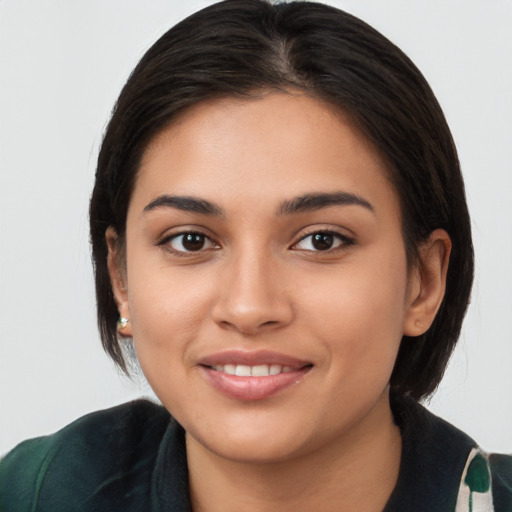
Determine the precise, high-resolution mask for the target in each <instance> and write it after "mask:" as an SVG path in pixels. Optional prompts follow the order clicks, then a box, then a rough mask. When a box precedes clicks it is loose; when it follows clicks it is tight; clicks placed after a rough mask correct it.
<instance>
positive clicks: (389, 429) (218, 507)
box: [187, 392, 401, 512]
mask: <svg viewBox="0 0 512 512" xmlns="http://www.w3.org/2000/svg"><path fill="white" fill-rule="evenodd" d="M369 415H371V416H372V417H371V418H370V417H365V419H364V420H362V422H361V423H362V424H360V425H358V426H357V427H354V428H353V429H352V430H351V432H349V433H347V434H346V435H343V436H342V437H340V438H338V439H336V440H335V441H334V442H330V443H328V444H326V445H324V446H322V447H321V448H319V449H317V450H315V451H312V452H308V453H305V454H301V455H300V456H297V457H290V458H289V459H287V460H285V461H279V462H269V463H261V462H259V463H256V464H255V463H253V462H245V461H244V462H241V461H233V460H228V459H225V458H223V457H220V456H218V455H216V454H214V453H212V452H211V451H209V450H208V449H207V448H205V447H204V446H202V445H200V444H199V443H197V442H196V441H195V440H194V439H192V438H191V437H190V436H187V455H188V464H189V475H190V489H191V499H192V507H193V510H194V512H221V511H222V512H231V511H238V510H252V511H255V512H267V511H274V510H277V509H280V510H294V511H309V510H322V511H324V512H330V511H333V512H334V511H336V512H343V511H354V510H357V511H358V512H367V511H368V512H370V511H371V512H373V511H375V510H382V509H383V508H384V507H385V505H386V502H387V500H388V498H389V496H390V494H391V492H392V491H393V488H394V486H395V484H396V481H397V479H398V471H399V466H400V457H401V438H400V432H399V429H398V427H396V425H395V424H394V423H393V418H392V413H391V409H390V407H389V397H388V394H387V392H386V393H385V394H384V395H383V397H382V399H380V400H379V401H378V402H377V403H376V404H375V406H374V407H373V409H372V411H370V413H369Z"/></svg>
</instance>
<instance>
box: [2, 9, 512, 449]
mask: <svg viewBox="0 0 512 512" xmlns="http://www.w3.org/2000/svg"><path fill="white" fill-rule="evenodd" d="M209 3H210V2H207V1H198V0H193V1H187V2H184V1H179V0H165V1H163V0H158V1H157V0H152V1H144V2H142V1H141V0H87V1H82V0H44V1H40V0H0V453H3V452H5V451H6V450H8V449H9V448H11V447H12V446H13V445H14V444H15V443H17V442H19V441H21V440H22V439H25V438H27V437H30V436H35V435H40V434H45V433H50V432H52V431H55V430H56V429H58V428H60V427H61V426H63V425H65V424H66V423H68V422H69V421H71V420H73V419H74V418H76V417H78V416H80V415H82V414H84V413H86V412H89V411H92V410H95V409H99V408H104V407H108V406H111V405H113V404H117V403H120V402H122V401H126V400H128V399H130V398H132V397H137V396H140V395H141V394H147V389H146V390H144V389H143V388H142V389H141V388H140V386H139V385H138V384H137V383H132V382H130V381H128V380H127V379H126V378H123V377H121V376H119V375H118V373H117V372H116V370H115V369H114V368H113V365H112V364H111V363H110V362H109V360H108V359H107V357H106V356H105V355H104V354H103V352H102V349H101V348H100V344H99V339H98V335H97V332H96V324H95V313H94V295H93V286H92V272H91V266H90V261H89V248H88V233H87V207H88V205H87V203H88V198H89V194H90V191H91V187H92V182H93V174H94V168H95V159H96V156H97V150H98V145H99V142H100V140H101V136H102V131H103V128H104V126H105V124H106V122H107V119H108V116H109V111H110V108H111V106H112V104H113V102H114V100H115V98H116V96H117V94H118V92H119V90H120V88H121V86H122V85H123V83H124V81H125V80H126V78H127V76H128V74H129V72H130V70H131V69H132V68H133V66H134V65H135V63H136V62H137V60H138V58H140V56H141V55H142V53H143V52H144V51H145V50H146V49H147V48H148V47H149V45H150V44H151V43H152V42H153V41H154V40H155V39H156V38H157V37H158V36H159V35H160V34H161V33H163V32H164V31H165V30H166V29H167V28H169V27H170V26H171V25H173V24H174V23H175V22H177V21H178V20H180V19H181V18H183V17H184V16H185V15H187V14H189V13H191V12H193V11H195V10H197V9H198V8H200V7H203V6H206V5H208V4H209ZM330 3H332V4H333V5H336V6H338V7H341V8H344V9H346V10H348V11H349V12H352V13H354V14H356V15H358V16H360V17H362V18H363V19H365V20H366V21H368V22H369V23H370V24H372V25H374V26H375V27H376V28H377V29H379V30H380V31H382V32H383V33H384V34H385V35H387V36H388V37H389V38H390V39H391V40H393V41H394V42H395V43H397V44H398V45H399V46H400V47H401V48H402V49H404V50H405V52H406V53H407V54H408V55H409V56H410V57H411V58H412V59H413V60H414V61H415V62H416V64H417V65H418V66H419V67H420V69H421V70H422V71H423V72H424V74H425V75H426V77H427V79H428V80H429V82H430V84H431V85H432V87H433V89H434V91H435V93H436V94H437V96H438V98H439V100H440V102H441V104H442V106H443V107H444V110H445V113H446V116H447V118H448V121H449V123H450V125H451V128H452V130H453V133H454V137H455V140H456V143H457V145H458V149H459V153H460V159H461V162H462V167H463V170H464V174H465V178H466V184H467V194H468V201H469V205H470V210H471V212H472V216H473V228H474V236H475V248H476V254H477V262H478V265H477V279H476V283H475V288H474V294H473V302H472V305H471V308H470V311H469V315H468V318H467V320H466V323H465V329H464V334H463V336H462V339H461V342H460V345H459V347H458V350H457V352H456V354H455V357H454V359H453V360H452V363H451V365H450V367H449V370H448V372H447V374H446V378H445V380H444V381H443V384H442V385H441V388H440V390H439V392H438V393H437V395H436V396H435V398H434V399H433V400H432V402H431V404H430V407H431V409H432V410H433V411H435V412H437V413H439V414H440V415H442V416H444V417H445V418H447V419H448V420H449V421H451V422H453V423H455V424H456V425H458V426H459V427H460V428H462V429H463V430H465V431H466V432H468V433H469V434H470V435H472V436H473V437H475V438H476V439H477V440H478V441H479V442H480V443H481V444H482V445H483V446H484V447H485V448H487V449H491V450H500V451H508V452H510V451H512V334H511V328H510V320H511V317H512V291H511V290H512V270H511V269H512V200H511V192H512V172H511V171H512V149H511V148H512V129H511V122H512V96H511V95H512V93H511V91H512V65H511V62H512V30H511V27H512V0H480V1H476V0H416V1H410V0H385V1H384V0H373V1H372V0H347V1H342V0H340V1H331V2H330Z"/></svg>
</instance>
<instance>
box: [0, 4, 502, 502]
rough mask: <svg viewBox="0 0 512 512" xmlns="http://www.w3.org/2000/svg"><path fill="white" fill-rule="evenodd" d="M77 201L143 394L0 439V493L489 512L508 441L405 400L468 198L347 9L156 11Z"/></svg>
mask: <svg viewBox="0 0 512 512" xmlns="http://www.w3.org/2000/svg"><path fill="white" fill-rule="evenodd" d="M90 220H91V240H92V246H93V259H94V263H95V275H96V290H97V298H98V319H99V326H100V332H101V335H102V340H103V344H104V347H105V349H106V350H107V352H108V353H109V355H110V356H111V357H112V358H113V359H114V361H116V363H117V364H118V365H119V366H120V367H121V368H123V369H125V370H126V369H127V361H126V355H127V354H128V353H129V351H130V341H129V340H131V339H133V345H134V348H135V352H136V354H137V359H138V362H139V363H140V366H141V368H142V370H143V371H144V374H145V376H146V378H147V379H148V381H149V383H150V385H151V387H152V388H153V390H154V391H155V393H156V395H157V396H158V398H159V399H160V400H161V402H162V404H163V406H164V407H159V406H156V405H153V404H150V403H149V402H145V401H139V402H135V403H131V404H126V405H124V406H120V407H117V408H114V409H111V410H108V411H102V412H99V413H94V414H92V415H89V416H86V417H84V418H82V419H80V420H78V421H77V422H75V423H73V424H71V425H70V426H68V427H66V428H65V429H63V430H62V431H60V432H58V433H57V434H55V435H54V436H50V437H48V438H39V439H36V440H33V441H29V442H27V443H23V444H22V445H20V446H19V447H17V448H16V449H15V450H14V451H13V452H11V454H9V455H8V456H7V457H6V458H5V459H4V460H3V462H2V464H1V465H0V489H1V493H2V494H0V508H1V509H2V510H4V509H5V510H7V511H8V510H52V511H55V510H190V509H192V510H194V511H202V510H205V511H209V510H211V511H215V510H275V509H276V508H278V507H279V508H283V509H285V510H287V509H289V510H292V509H293V510H326V511H328V510H358V511H365V510H368V511H371V510H415V511H417V510H418V511H420V510H493V509H494V510H497V511H499V510H509V509H510V507H511V506H512V462H511V459H510V457H506V456H499V455H491V456H489V455H487V454H485V453H484V452H482V451H481V450H480V449H479V447H478V445H477V444H476V443H475V442H474V441H473V440H472V439H471V438H469V437H468V436H466V435H465V434H463V433H462V432H460V431H458V430H457V429H455V428H454V427H452V426H451V425H449V424H447V423H445V422H443V421H442V420H440V419H438V418H436V417H434V416H433V415H431V414H430V413H428V412H427V411H426V410H424V409H423V408H422V407H421V406H420V405H418V403H417V401H418V400H420V399H422V398H425V397H427V396H429V395H430V394H431V393H432V392H433V391H434V390H435V389H436V387H437V385H438V383H439V381H440V379H441V377H442V374H443V372H444V368H445V366H446V364H447V361H448V358H449V356H450V354H451V352H452V350H453V347H454V345H455V343H456V341H457V338H458V335H459V332H460V327H461V324H462V319H463V317H464V313H465V310H466V307H467V303H468V300H469V294H470V289H471V283H472V277H473V255H472V245H471V233H470V225H469V216H468V213H467V207H466V202H465V197H464V186H463V182H462V177H461V174H460V170H459V165H458V161H457V156H456V152H455V148H454V145H453V141H452V138H451V135H450V132H449V130H448V127H447V126H446V122H445V120H444V117H443V114H442V112H441V110H440V108H439V106H438V104H437V101H436V100H435V98H434V96H433V94H432V92H431V90H430V88H429V87H428V85H427V83H426V82H425V80H424V79H423V77H422V76H421V74H420V73H419V71H418V70H417V69H416V68H415V67H414V65H413V64H412V63H411V62H410V61H409V60H408V59H407V57H405V55H404V54H403V53H402V52H400V50H398V49H397V48H396V47H394V46H393V45H392V44H391V43H390V42H389V41H387V40H386V39H385V38H383V36H381V35H380V34H378V33H377V32H375V31H374V30H373V29H371V28H370V27H368V26H367V25H365V24H364V23H363V22H361V21H359V20H357V19H355V18H353V17H351V16H349V15H347V14H345V13H343V12H341V11H338V10H336V9H333V8H329V7H326V6H323V5H321V4H313V3H312V4H309V3H290V4H283V5H276V6H271V5H269V4H267V3H266V2H262V1H260V0H233V1H229V2H225V3H219V4H215V5H213V6H211V7H210V8H207V9H205V10H203V11H200V12H198V13H197V14H195V15H193V16H191V17H190V18H188V19H187V20H185V21H183V22H182V23H180V24H179V25H177V26H176V27H174V28H173V29H171V30H170V31H169V32H168V33H167V34H165V35H164V36H163V37H162V38H161V39H160V40H159V41H157V43H156V44H155V45H154V46H153V47H152V48H151V49H150V50H149V51H148V52H147V53H146V55H145V56H144V57H143V59H142V60H141V62H140V63H139V64H138V66H137V67H136V69H135V70H134V72H133V74H132V76H131V77H130V79H129V81H128V82H127V84H126V86H125V88H124V89H123V91H122V93H121V96H120V98H119V100H118V102H117V105H116V108H115V111H114V113H113V116H112V120H111V122H110V124H109V127H108V129H107V132H106V134H105V138H104V141H103V145H102V148H101V152H100V156H99V160H98V168H97V174H96V183H95V188H94V192H93V196H92V199H91V210H90ZM170 414H172V417H173V419H171V418H170ZM507 507H508V508H507Z"/></svg>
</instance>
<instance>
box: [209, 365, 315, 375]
mask: <svg viewBox="0 0 512 512" xmlns="http://www.w3.org/2000/svg"><path fill="white" fill-rule="evenodd" d="M306 366H311V365H306ZM210 368H211V369H213V370H215V371H218V372H222V373H226V374H228V375H236V376H238V377H269V376H271V375H279V374H281V373H291V372H295V371H297V370H298V369H299V368H293V367H291V366H284V365H281V364H258V365H254V366H249V365H246V364H216V365H214V366H211V367H210Z"/></svg>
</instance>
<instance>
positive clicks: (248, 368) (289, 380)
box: [199, 351, 313, 401]
mask: <svg viewBox="0 0 512 512" xmlns="http://www.w3.org/2000/svg"><path fill="white" fill-rule="evenodd" d="M312 367H313V365H312V363H310V362H307V361H301V360H299V359H296V358H294V357H290V356H287V355H284V354H279V353H276V352H269V351H259V352H247V351H228V352H221V353H218V354H213V355H211V356H208V357H205V358H203V359H201V360H200V362H199V368H200V370H201V372H202V374H203V375H204V377H205V378H206V380H207V382H208V383H209V384H210V385H212V386H213V388H214V389H216V390H217V391H219V392H220V393H222V394H223V395H225V396H227V397H228V398H232V399H236V400H243V401H252V400H263V399H265V398H269V397H270V396H273V395H275V394H276V393H278V392H279V391H281V390H284V389H285V388H288V387H290V386H292V385H294V384H299V383H300V382H301V380H302V378H303V377H304V376H305V375H306V374H307V373H309V371H310V370H311V368H312Z"/></svg>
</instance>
